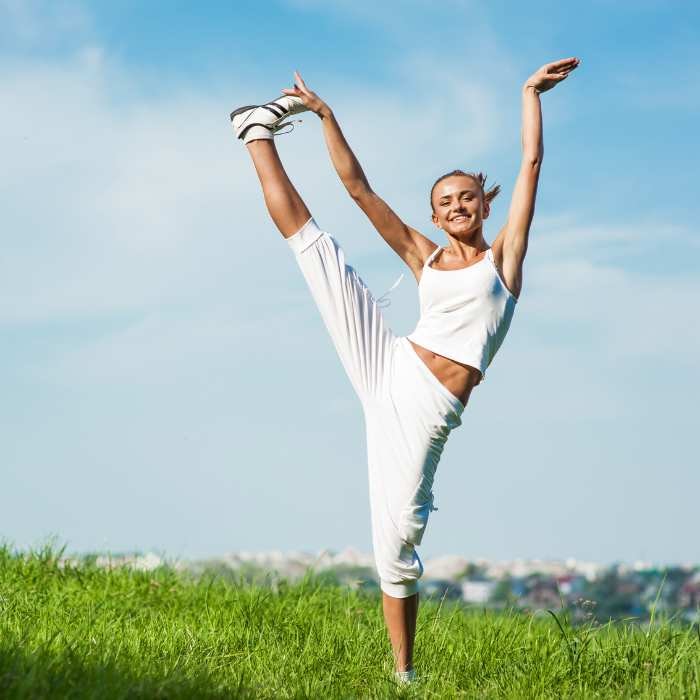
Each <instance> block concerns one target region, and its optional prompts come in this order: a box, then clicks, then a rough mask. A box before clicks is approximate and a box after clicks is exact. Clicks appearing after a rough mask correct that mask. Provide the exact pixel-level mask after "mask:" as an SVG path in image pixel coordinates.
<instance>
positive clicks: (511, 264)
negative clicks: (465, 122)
mask: <svg viewBox="0 0 700 700" xmlns="http://www.w3.org/2000/svg"><path fill="white" fill-rule="evenodd" d="M579 62H580V61H579V59H578V58H564V59H562V60H560V61H555V62H554V63H548V64H546V65H544V66H542V68H540V69H539V70H538V71H536V72H535V73H533V74H532V75H531V76H530V77H529V78H528V79H527V80H526V81H525V84H524V85H523V93H522V104H523V126H522V147H523V157H522V162H521V164H520V172H519V173H518V178H517V180H516V182H515V189H514V190H513V197H512V199H511V201H510V209H509V211H508V220H507V221H506V223H505V225H504V226H503V228H502V229H501V231H500V232H499V234H498V236H497V237H496V239H495V240H494V242H493V249H494V254H495V255H496V258H497V259H498V260H499V262H500V263H501V269H502V270H503V278H504V281H505V283H506V285H507V286H508V288H509V289H510V290H511V291H512V292H513V294H515V296H519V294H520V290H521V288H522V276H523V275H522V270H523V261H524V260H525V253H526V252H527V242H528V234H529V232H530V224H531V223H532V217H533V214H534V213H535V197H536V196H537V183H538V180H539V176H540V166H541V164H542V155H543V152H544V150H543V143H542V108H541V105H540V93H542V92H545V91H546V90H550V89H551V88H553V87H554V86H555V85H557V84H558V83H560V82H561V81H562V80H564V79H565V78H566V77H567V76H568V75H569V73H571V71H572V70H574V69H575V68H576V67H577V66H578V65H579Z"/></svg>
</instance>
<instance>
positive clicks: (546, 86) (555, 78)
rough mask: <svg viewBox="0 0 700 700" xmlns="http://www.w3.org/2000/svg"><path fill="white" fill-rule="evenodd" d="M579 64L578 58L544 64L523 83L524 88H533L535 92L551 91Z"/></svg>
mask: <svg viewBox="0 0 700 700" xmlns="http://www.w3.org/2000/svg"><path fill="white" fill-rule="evenodd" d="M580 63H581V61H580V60H579V59H578V58H562V59H561V60H559V61H554V62H553V63H546V64H545V65H544V66H542V68H540V69H539V70H537V71H535V72H534V73H533V74H532V75H531V76H530V77H529V78H528V79H527V80H526V81H525V87H526V88H528V87H531V88H534V89H535V90H537V92H546V91H547V90H551V89H552V88H553V87H554V86H555V85H557V84H558V83H560V82H561V81H562V80H565V79H566V78H567V77H568V76H569V73H571V71H573V70H575V69H576V68H577V67H578V65H579V64H580Z"/></svg>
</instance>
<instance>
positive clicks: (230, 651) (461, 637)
mask: <svg viewBox="0 0 700 700" xmlns="http://www.w3.org/2000/svg"><path fill="white" fill-rule="evenodd" d="M553 612H554V613H556V619H555V617H554V616H553V615H551V614H548V613H547V612H544V611H543V612H542V613H541V614H539V615H529V614H528V615H526V614H522V613H516V612H513V613H483V612H465V611H464V610H462V609H461V608H459V607H457V606H447V605H443V606H441V605H440V604H439V603H436V602H432V603H431V602H427V603H425V604H422V605H421V611H420V618H419V632H418V641H417V650H416V667H417V670H418V672H419V673H420V676H421V678H422V682H421V683H420V684H419V685H417V686H415V687H412V688H409V689H399V688H397V687H396V686H395V685H394V684H393V681H392V680H391V658H390V653H389V646H388V642H387V640H386V636H385V632H384V627H383V622H382V618H381V610H380V601H379V598H378V597H376V596H371V595H363V594H359V593H354V592H351V591H347V590H344V589H341V588H335V587H330V586H324V585H322V584H320V583H319V582H318V581H315V580H314V579H312V578H308V579H306V580H305V581H303V582H301V583H298V584H294V585H285V584H279V585H276V586H275V587H274V588H272V587H265V586H260V585H252V584H239V585H237V584H235V583H232V582H231V581H226V580H224V579H223V578H222V577H220V576H208V575H204V576H202V577H200V578H199V579H197V580H194V579H192V578H191V577H188V576H187V575H186V574H181V573H177V572H175V571H173V570H172V569H169V568H165V567H164V568H161V569H158V570H157V571H154V572H134V571H129V570H127V569H115V570H112V571H108V570H104V569H100V568H97V567H96V566H94V565H91V564H90V563H89V561H85V562H84V563H81V564H80V565H79V566H76V567H69V568H62V567H61V566H59V564H58V553H57V552H55V551H52V550H51V549H50V548H47V549H46V550H44V551H40V552H34V553H32V554H18V553H13V552H12V551H11V550H10V549H9V548H7V547H5V548H2V547H0V697H2V698H25V697H31V698H37V697H47V696H50V697H76V698H84V697H94V698H111V697H124V698H127V697H128V698H137V697H167V698H179V697H188V698H189V697H202V698H207V697H212V698H218V697H243V698H246V697H251V698H252V697H255V698H291V697H294V698H298V697H312V698H336V697H338V698H340V697H381V698H385V697H434V698H443V697H468V698H497V697H498V698H501V697H504V698H562V697H570V698H584V697H585V698H596V697H605V698H620V697H628V698H645V697H650V698H651V697H653V698H697V697H700V634H699V633H698V629H697V627H687V626H685V627H680V626H675V625H674V624H673V623H672V622H669V621H665V622H661V623H659V621H658V620H657V624H655V625H654V626H653V627H648V626H643V627H640V626H636V625H632V624H626V625H625V624H615V625H613V624H610V625H605V626H602V627H596V626H593V625H587V626H583V627H576V628H572V627H571V626H570V625H569V624H568V623H567V621H566V619H565V617H564V616H563V615H561V614H560V613H559V612H558V611H553Z"/></svg>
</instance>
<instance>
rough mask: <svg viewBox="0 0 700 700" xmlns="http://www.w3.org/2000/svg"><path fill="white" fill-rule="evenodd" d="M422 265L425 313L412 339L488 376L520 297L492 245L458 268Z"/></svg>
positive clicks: (420, 288)
mask: <svg viewBox="0 0 700 700" xmlns="http://www.w3.org/2000/svg"><path fill="white" fill-rule="evenodd" d="M441 250H442V248H440V247H439V246H438V247H437V248H436V249H435V250H434V251H433V252H432V253H431V254H430V256H429V257H428V259H427V260H426V261H425V264H424V265H423V274H422V275H421V279H420V282H419V283H418V297H419V300H420V318H419V319H418V325H417V326H416V328H415V330H414V331H413V333H411V334H410V335H408V336H407V337H408V339H409V340H412V341H413V342H414V343H417V344H418V345H422V346H423V347H424V348H427V349H428V350H430V351H432V352H434V353H437V354H438V355H444V356H445V357H449V358H450V359H452V360H456V361H457V362H461V363H462V364H465V365H470V366H472V367H476V368H477V369H478V370H480V371H481V374H482V376H483V375H484V373H485V371H486V368H487V367H488V366H489V365H490V364H491V360H493V358H494V355H495V354H496V351H497V350H498V348H499V347H500V346H501V343H502V342H503V339H504V338H505V337H506V333H507V332H508V328H509V326H510V322H511V319H512V318H513V312H514V311H515V304H516V303H517V299H516V298H515V297H514V296H513V295H512V294H511V293H510V291H508V288H507V287H506V285H505V284H504V283H503V280H502V279H501V277H500V275H499V274H498V270H497V269H496V263H495V260H494V258H493V252H492V250H491V248H489V249H488V250H487V251H486V255H484V257H483V258H482V259H481V260H479V262H477V263H474V264H472V265H469V266H468V267H463V268H460V269H457V270H438V269H436V268H433V267H430V263H431V262H432V261H433V259H434V258H435V257H436V256H437V254H438V253H439V252H440V251H441Z"/></svg>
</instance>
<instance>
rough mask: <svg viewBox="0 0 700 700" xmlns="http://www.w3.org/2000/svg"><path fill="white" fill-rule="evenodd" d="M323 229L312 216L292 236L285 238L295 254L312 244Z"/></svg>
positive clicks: (321, 233)
mask: <svg viewBox="0 0 700 700" xmlns="http://www.w3.org/2000/svg"><path fill="white" fill-rule="evenodd" d="M322 235H323V231H322V230H321V229H320V228H319V227H318V225H317V224H316V222H315V221H314V218H313V216H312V217H311V218H310V219H309V220H308V221H307V222H306V223H305V224H304V225H303V226H302V227H301V228H300V229H299V230H298V231H297V232H296V233H295V234H293V235H292V236H290V237H289V238H287V243H289V246H290V248H291V249H292V250H293V251H294V253H295V254H296V255H299V253H303V252H304V251H305V250H306V249H307V248H308V247H309V246H311V245H313V244H314V243H315V242H316V241H317V240H318V239H319V238H320V237H321V236H322Z"/></svg>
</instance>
